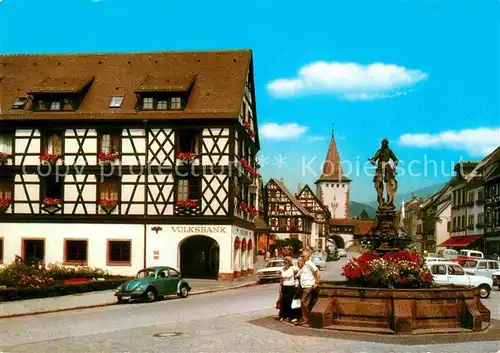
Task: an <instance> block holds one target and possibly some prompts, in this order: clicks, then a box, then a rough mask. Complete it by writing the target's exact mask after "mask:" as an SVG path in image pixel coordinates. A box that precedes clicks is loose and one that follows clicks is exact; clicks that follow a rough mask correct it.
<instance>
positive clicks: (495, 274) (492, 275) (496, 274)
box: [491, 271, 500, 289]
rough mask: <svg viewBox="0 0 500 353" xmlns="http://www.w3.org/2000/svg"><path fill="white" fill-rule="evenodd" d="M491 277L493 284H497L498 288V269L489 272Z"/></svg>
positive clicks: (499, 275)
mask: <svg viewBox="0 0 500 353" xmlns="http://www.w3.org/2000/svg"><path fill="white" fill-rule="evenodd" d="M491 279H492V280H493V285H494V286H497V287H498V289H500V271H498V272H493V273H492V274H491Z"/></svg>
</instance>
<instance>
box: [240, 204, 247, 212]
mask: <svg viewBox="0 0 500 353" xmlns="http://www.w3.org/2000/svg"><path fill="white" fill-rule="evenodd" d="M238 208H239V209H240V210H241V211H246V210H248V206H247V205H246V203H244V202H242V203H240V204H239V206H238Z"/></svg>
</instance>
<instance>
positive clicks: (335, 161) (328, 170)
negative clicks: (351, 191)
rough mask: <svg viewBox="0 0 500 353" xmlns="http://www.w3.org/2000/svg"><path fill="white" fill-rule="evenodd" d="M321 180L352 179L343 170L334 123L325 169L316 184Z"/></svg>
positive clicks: (324, 164)
mask: <svg viewBox="0 0 500 353" xmlns="http://www.w3.org/2000/svg"><path fill="white" fill-rule="evenodd" d="M320 181H337V182H339V181H347V182H349V181H351V179H349V178H347V177H346V176H345V175H344V172H343V171H342V165H341V163H340V157H339V151H338V149H337V143H336V142H335V135H334V124H332V137H331V139H330V146H329V147H328V152H327V154H326V159H325V162H324V163H323V171H322V174H321V177H320V178H319V179H318V180H317V181H316V184H317V183H319V182H320Z"/></svg>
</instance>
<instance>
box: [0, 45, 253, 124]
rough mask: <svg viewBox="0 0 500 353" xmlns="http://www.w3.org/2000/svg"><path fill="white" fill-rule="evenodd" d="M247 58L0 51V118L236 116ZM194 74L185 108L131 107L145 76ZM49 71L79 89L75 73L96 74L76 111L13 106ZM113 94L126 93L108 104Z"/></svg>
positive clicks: (241, 54) (233, 54)
mask: <svg viewBox="0 0 500 353" xmlns="http://www.w3.org/2000/svg"><path fill="white" fill-rule="evenodd" d="M251 62H252V52H251V51H250V50H233V51H211V52H153V53H108V54H57V55H54V54H30V55H0V76H2V79H1V80H0V120H27V119H33V120H44V119H106V120H111V119H165V118H167V119H170V118H172V119H174V118H237V117H238V116H239V113H240V108H241V104H242V98H243V94H244V90H245V83H246V77H247V74H248V72H249V69H250V67H251ZM195 75H196V79H195V80H194V83H193V86H192V89H191V92H190V96H189V99H188V101H187V106H186V108H185V109H184V110H180V111H168V110H167V111H138V110H136V109H135V107H136V100H137V98H136V95H135V93H134V91H135V90H136V89H137V88H139V87H140V85H141V83H143V82H144V80H145V79H146V78H147V77H149V76H151V77H158V80H161V78H162V77H172V78H173V77H176V78H177V77H188V76H190V77H191V76H195ZM47 77H50V78H51V79H50V80H49V81H47V87H48V88H52V89H56V90H57V89H61V87H62V86H64V84H63V85H62V86H61V82H65V80H67V81H66V82H72V83H71V84H69V83H67V84H66V85H68V86H71V88H72V89H77V88H75V87H77V86H78V82H80V81H78V78H88V77H94V80H93V82H92V83H91V85H90V87H89V89H88V91H87V92H86V94H85V97H84V99H83V101H82V103H81V105H80V107H79V109H78V110H77V111H75V112H72V111H63V112H53V111H52V112H33V111H31V103H28V104H27V105H26V107H25V109H12V105H13V104H14V102H15V101H16V100H17V99H18V98H19V97H23V96H26V95H27V94H28V93H29V92H35V91H36V90H37V87H40V86H39V85H40V83H41V82H42V81H44V80H46V79H47ZM68 80H69V81H68ZM155 80H156V79H155ZM76 81H78V82H76ZM44 82H45V81H44ZM56 82H57V84H56ZM49 83H50V84H49ZM162 85H163V86H162V88H165V87H167V86H168V85H167V86H164V84H162ZM176 85H177V87H184V85H183V84H180V85H179V84H178V83H176ZM153 86H154V84H153ZM167 88H168V87H167ZM45 89H47V88H45ZM113 96H124V99H123V103H122V106H121V107H120V108H110V107H109V106H110V102H111V98H112V97H113Z"/></svg>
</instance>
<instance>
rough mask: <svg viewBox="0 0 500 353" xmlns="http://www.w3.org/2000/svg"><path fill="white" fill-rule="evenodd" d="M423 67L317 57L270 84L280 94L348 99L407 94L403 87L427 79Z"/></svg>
mask: <svg viewBox="0 0 500 353" xmlns="http://www.w3.org/2000/svg"><path fill="white" fill-rule="evenodd" d="M427 77H428V75H427V74H426V73H425V72H422V71H420V70H413V69H407V68H405V67H402V66H397V65H394V64H383V63H374V64H370V65H361V64H357V63H340V62H325V61H318V62H315V63H312V64H309V65H306V66H304V67H302V68H301V69H300V70H299V72H298V75H297V77H295V78H280V79H277V80H275V81H272V82H270V83H269V84H268V85H267V89H268V91H269V93H270V94H271V95H272V96H274V97H277V98H289V97H295V96H300V95H306V94H332V95H335V96H338V97H342V98H345V99H347V100H371V99H382V98H392V97H397V96H401V95H406V94H407V92H404V91H402V89H404V88H407V87H410V86H413V85H415V84H417V83H418V82H420V81H422V80H425V79H426V78H427Z"/></svg>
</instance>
